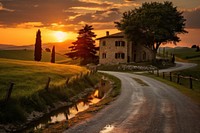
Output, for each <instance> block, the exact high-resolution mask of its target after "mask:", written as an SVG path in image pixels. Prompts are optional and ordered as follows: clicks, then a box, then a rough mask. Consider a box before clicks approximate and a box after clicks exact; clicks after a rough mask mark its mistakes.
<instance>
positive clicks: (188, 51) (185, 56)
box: [167, 47, 200, 89]
mask: <svg viewBox="0 0 200 133" xmlns="http://www.w3.org/2000/svg"><path fill="white" fill-rule="evenodd" d="M195 50H196V49H192V48H185V47H184V48H174V49H173V48H172V49H168V50H167V51H169V52H171V53H174V54H175V55H176V57H178V58H181V59H182V60H183V61H184V60H186V61H188V62H192V63H196V64H198V66H197V67H195V68H191V69H187V70H183V71H180V74H182V75H186V76H188V75H192V76H193V77H195V78H199V79H200V52H196V51H195ZM199 89H200V88H199Z"/></svg>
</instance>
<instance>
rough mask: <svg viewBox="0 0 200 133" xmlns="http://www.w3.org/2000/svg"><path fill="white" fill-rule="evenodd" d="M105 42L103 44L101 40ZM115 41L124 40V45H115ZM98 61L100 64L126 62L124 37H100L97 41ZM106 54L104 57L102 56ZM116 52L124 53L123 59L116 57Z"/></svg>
mask: <svg viewBox="0 0 200 133" xmlns="http://www.w3.org/2000/svg"><path fill="white" fill-rule="evenodd" d="M104 41H105V42H106V44H105V46H104V45H103V42H104ZM115 41H124V42H125V46H115ZM99 46H100V49H99V54H100V55H99V57H100V58H99V63H100V64H118V63H127V40H126V39H124V38H104V39H100V43H99ZM103 53H104V57H105V54H106V58H103ZM116 53H124V59H121V58H117V59H116V57H115V56H116V55H115V54H116Z"/></svg>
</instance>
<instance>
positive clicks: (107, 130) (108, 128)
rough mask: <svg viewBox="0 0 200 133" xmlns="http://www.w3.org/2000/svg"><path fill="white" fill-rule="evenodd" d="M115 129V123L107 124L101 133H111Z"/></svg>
mask: <svg viewBox="0 0 200 133" xmlns="http://www.w3.org/2000/svg"><path fill="white" fill-rule="evenodd" d="M113 129H114V126H113V125H106V126H105V127H104V128H103V130H101V131H100V132H99V133H110V132H111V131H112V130H113Z"/></svg>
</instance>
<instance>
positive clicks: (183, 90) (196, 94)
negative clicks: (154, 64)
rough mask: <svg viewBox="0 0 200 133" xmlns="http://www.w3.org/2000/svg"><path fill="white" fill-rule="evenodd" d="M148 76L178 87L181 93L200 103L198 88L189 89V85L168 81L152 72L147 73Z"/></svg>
mask: <svg viewBox="0 0 200 133" xmlns="http://www.w3.org/2000/svg"><path fill="white" fill-rule="evenodd" d="M145 75H146V76H149V77H151V78H154V79H156V80H159V81H161V82H164V83H166V84H168V85H170V86H172V87H174V88H176V89H177V90H178V91H180V92H181V93H183V94H184V95H186V96H188V97H189V98H190V99H192V101H194V102H196V103H197V104H198V105H200V92H199V91H197V90H192V89H189V87H185V86H182V85H180V84H177V83H175V82H171V81H168V80H166V79H163V78H161V77H157V76H155V75H151V74H145Z"/></svg>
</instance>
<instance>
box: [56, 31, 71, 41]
mask: <svg viewBox="0 0 200 133" xmlns="http://www.w3.org/2000/svg"><path fill="white" fill-rule="evenodd" d="M54 36H55V38H56V40H57V41H58V42H64V41H65V40H66V39H67V36H68V35H67V33H65V32H62V31H56V32H55V33H54Z"/></svg>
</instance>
